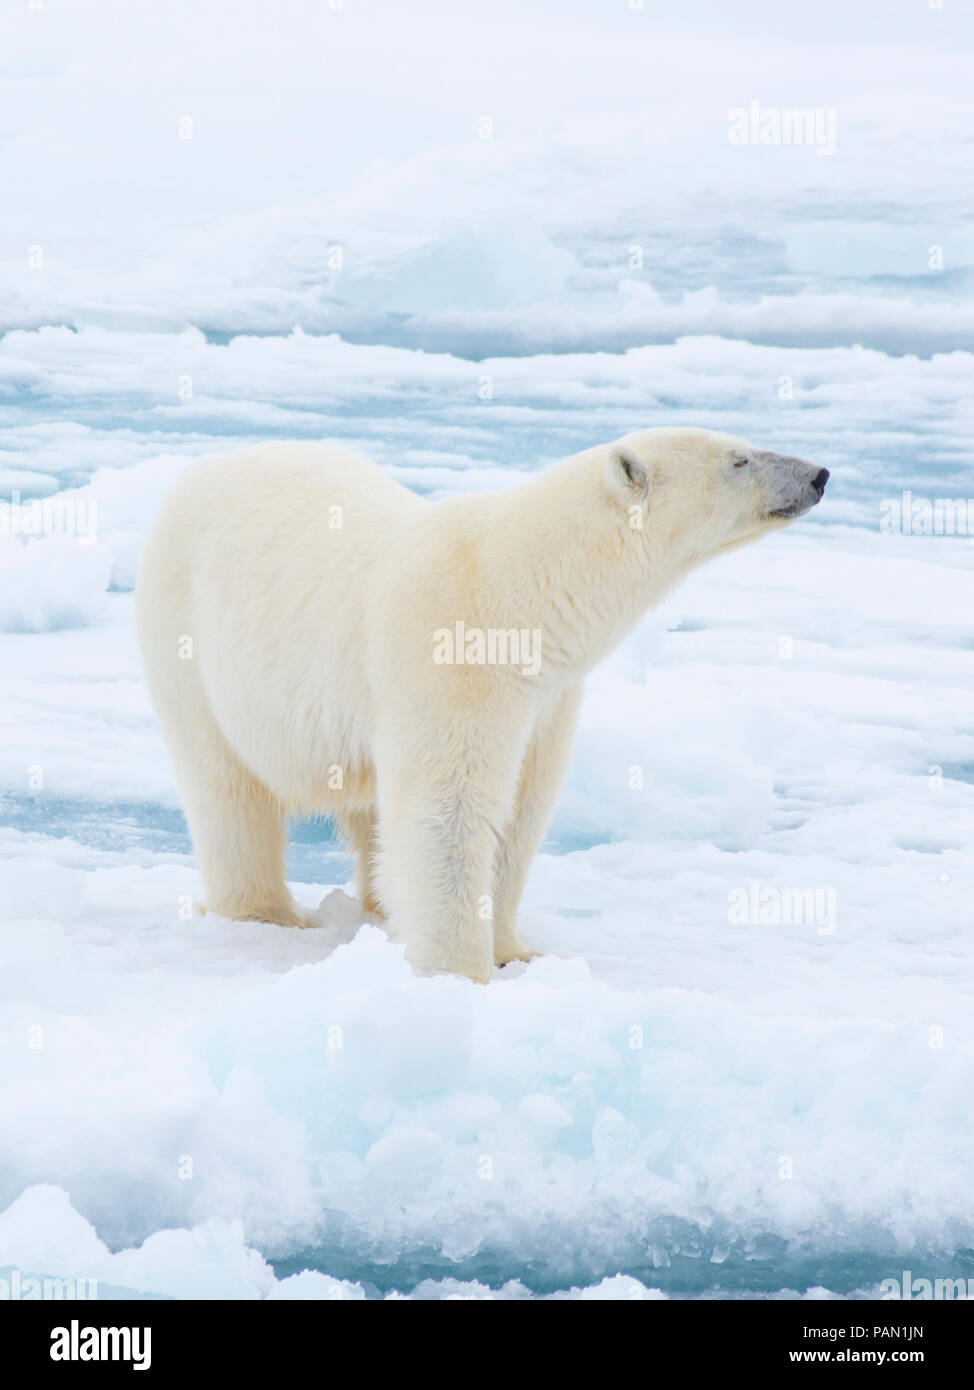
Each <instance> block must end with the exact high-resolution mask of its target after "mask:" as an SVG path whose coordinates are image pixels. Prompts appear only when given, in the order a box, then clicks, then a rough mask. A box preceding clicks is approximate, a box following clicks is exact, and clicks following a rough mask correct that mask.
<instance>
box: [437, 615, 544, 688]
mask: <svg viewBox="0 0 974 1390" xmlns="http://www.w3.org/2000/svg"><path fill="white" fill-rule="evenodd" d="M433 660H434V662H435V663H436V665H437V666H520V668H521V673H522V675H525V676H536V675H537V674H538V672H539V671H540V670H541V629H540V628H537V627H534V628H530V627H487V628H484V627H467V626H466V624H465V623H464V621H463V619H462V618H461V619H460V621H459V622H457V623H455V624H454V626H453V627H452V628H449V627H438V628H437V629H436V631H435V632H434V633H433Z"/></svg>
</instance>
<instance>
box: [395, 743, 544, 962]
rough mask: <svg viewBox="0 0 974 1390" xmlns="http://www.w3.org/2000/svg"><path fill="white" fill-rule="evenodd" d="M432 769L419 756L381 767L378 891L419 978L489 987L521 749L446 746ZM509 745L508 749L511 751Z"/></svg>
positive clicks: (502, 745)
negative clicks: (501, 845) (501, 856)
mask: <svg viewBox="0 0 974 1390" xmlns="http://www.w3.org/2000/svg"><path fill="white" fill-rule="evenodd" d="M437 745H440V748H441V749H442V752H441V755H440V757H439V759H437V760H436V762H437V765H436V766H430V758H429V754H428V752H427V754H426V756H425V758H424V757H423V756H422V755H421V752H420V750H419V749H417V750H416V755H415V758H409V757H404V756H403V755H402V753H401V752H400V755H399V756H397V758H396V760H395V766H393V767H391V766H390V765H389V764H388V763H386V764H385V765H383V764H381V763H380V764H379V765H378V766H377V780H378V787H379V831H378V841H379V852H378V854H377V856H376V888H377V895H378V898H379V901H380V902H381V903H382V905H383V907H384V908H385V910H386V913H387V914H388V917H389V922H390V926H391V928H392V931H393V934H394V935H398V936H399V937H400V939H401V940H403V941H404V942H405V944H406V956H407V958H408V960H409V961H410V963H411V964H412V965H413V967H414V968H415V969H417V970H420V971H447V972H451V973H455V974H460V975H466V976H467V977H468V978H469V979H471V980H477V981H480V982H486V981H487V980H488V979H489V978H490V973H491V969H492V967H493V963H494V933H493V902H492V898H491V878H492V870H493V864H494V858H495V855H496V851H497V844H498V840H499V837H500V835H501V833H502V831H503V829H504V827H505V826H506V825H507V824H508V822H509V820H510V818H511V816H512V815H513V813H514V798H515V794H516V790H517V769H518V767H519V765H520V762H521V758H522V748H523V744H520V743H518V744H516V745H514V746H511V745H510V744H509V743H507V741H506V740H505V741H504V742H501V741H499V740H496V739H495V740H494V741H493V743H492V746H490V741H488V746H486V747H484V748H473V749H471V748H470V747H469V746H464V747H460V746H453V747H450V746H449V745H447V746H444V739H443V735H442V733H432V734H431V742H430V743H426V744H425V747H426V749H427V750H428V749H429V748H430V747H436V746H437ZM505 745H506V746H505Z"/></svg>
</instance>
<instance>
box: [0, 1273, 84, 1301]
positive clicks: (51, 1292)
mask: <svg viewBox="0 0 974 1390" xmlns="http://www.w3.org/2000/svg"><path fill="white" fill-rule="evenodd" d="M62 1300H63V1301H65V1302H68V1303H73V1302H75V1301H83V1302H85V1303H94V1302H97V1300H98V1280H97V1279H38V1278H35V1277H34V1276H33V1275H30V1274H23V1273H22V1272H21V1271H20V1270H19V1269H12V1270H10V1272H9V1274H8V1275H6V1274H5V1275H3V1276H2V1277H0V1303H37V1302H48V1303H59V1302H61V1301H62Z"/></svg>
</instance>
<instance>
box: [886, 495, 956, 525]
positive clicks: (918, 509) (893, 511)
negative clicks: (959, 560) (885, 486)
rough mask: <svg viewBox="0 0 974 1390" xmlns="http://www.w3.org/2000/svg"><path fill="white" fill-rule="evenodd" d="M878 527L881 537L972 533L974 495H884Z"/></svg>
mask: <svg viewBox="0 0 974 1390" xmlns="http://www.w3.org/2000/svg"><path fill="white" fill-rule="evenodd" d="M879 529H880V531H882V533H883V535H884V536H974V498H971V497H915V496H914V495H913V493H912V492H904V493H902V494H901V495H900V496H899V497H884V498H883V500H882V502H880V504H879Z"/></svg>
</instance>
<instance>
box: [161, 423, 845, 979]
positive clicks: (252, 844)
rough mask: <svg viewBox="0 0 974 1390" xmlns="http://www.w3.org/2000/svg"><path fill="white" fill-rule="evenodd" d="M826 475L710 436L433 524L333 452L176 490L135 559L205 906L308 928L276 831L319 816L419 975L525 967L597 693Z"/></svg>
mask: <svg viewBox="0 0 974 1390" xmlns="http://www.w3.org/2000/svg"><path fill="white" fill-rule="evenodd" d="M827 478H828V472H827V470H826V469H824V468H818V467H816V466H815V465H814V464H810V463H806V462H804V461H803V460H801V459H798V458H791V457H786V456H783V455H781V454H776V453H770V452H767V451H765V450H761V449H757V448H755V447H754V446H753V445H752V444H750V443H748V442H747V441H746V440H744V439H739V438H736V437H735V436H733V435H728V434H720V433H716V432H714V431H710V430H701V429H650V430H642V431H639V432H636V433H633V434H629V435H626V436H625V437H623V438H622V439H618V440H616V441H614V442H613V443H609V444H601V445H598V446H597V447H595V448H592V449H586V450H585V451H584V452H582V453H579V454H576V455H575V456H574V457H572V458H569V459H567V460H566V461H564V462H562V463H560V464H558V465H556V466H555V467H553V468H551V469H549V470H547V471H544V472H542V473H539V474H538V475H537V476H535V477H533V478H531V480H530V481H528V482H526V483H522V484H521V485H519V486H516V487H513V488H511V489H510V490H508V491H503V492H496V493H479V494H475V495H463V496H455V497H451V498H449V499H447V500H444V501H438V502H430V501H428V500H425V499H423V498H421V497H419V496H417V495H416V494H415V493H412V492H410V491H408V490H407V489H406V488H404V487H402V486H400V484H399V483H397V482H395V481H393V480H392V479H391V478H390V477H389V476H387V475H386V474H385V473H383V472H382V470H381V469H380V468H379V467H378V466H377V465H376V464H375V463H373V462H371V461H370V460H369V459H367V458H365V457H363V456H362V455H360V454H358V453H353V452H351V451H350V450H347V449H344V448H340V447H338V446H335V445H331V444H327V443H307V442H303V443H302V442H298V443H280V444H261V445H258V446H256V447H254V448H250V449H246V450H244V451H242V452H239V453H235V454H231V455H227V456H222V457H216V458H211V459H208V460H205V461H203V462H201V463H198V464H196V465H194V466H192V467H191V468H190V469H189V470H188V471H187V472H186V473H185V474H184V475H183V477H182V479H181V480H180V482H179V483H178V485H177V486H176V488H175V490H174V491H173V492H172V494H171V495H170V496H169V497H168V498H167V499H166V500H165V501H164V503H163V505H162V507H161V508H160V511H159V513H158V516H157V518H156V520H155V523H154V526H153V529H152V532H151V535H150V536H149V539H148V542H147V545H146V549H145V554H144V557H143V563H142V569H141V574H140V578H139V584H138V593H137V615H138V627H139V634H140V641H141V647H142V652H143V658H144V664H145V669H146V673H147V677H148V683H149V688H150V692H151V695H152V699H153V702H154V704H155V707H156V710H157V712H158V715H159V718H160V720H161V723H162V727H163V732H164V734H165V736H166V739H167V741H168V744H169V748H170V751H171V755H172V759H173V763H174V767H175V773H176V778H177V782H178V785H179V788H180V791H181V794H182V798H183V803H184V806H185V809H186V815H187V819H188V821H189V827H190V831H191V833H192V838H193V844H194V847H195V850H196V855H197V858H198V862H199V867H200V871H201V873H202V877H203V881H204V885H205V890H206V906H207V908H208V909H209V910H210V911H212V912H215V913H219V914H222V915H224V916H227V917H231V918H236V919H247V920H259V921H263V922H276V923H281V924H284V925H292V926H301V925H305V924H306V923H305V919H304V918H303V917H302V915H301V913H300V911H299V910H298V908H297V907H296V906H295V904H294V902H293V900H292V898H291V895H290V893H289V891H288V888H287V885H286V883H285V878H284V849H285V821H286V818H287V816H288V815H290V814H294V813H300V812H304V813H309V812H324V813H332V814H334V815H335V816H337V818H338V821H339V823H340V825H341V826H342V828H343V829H344V831H345V833H346V834H347V836H348V838H349V840H350V841H351V844H352V847H353V849H354V851H355V853H356V855H357V861H358V885H359V893H360V897H361V900H362V904H363V907H364V908H365V909H367V910H368V911H370V912H373V913H377V914H379V915H380V916H382V917H385V918H387V919H388V923H389V927H390V930H391V932H392V933H393V934H394V935H398V936H399V937H400V938H401V939H402V940H403V941H404V942H405V945H406V954H407V957H408V959H409V960H410V961H411V962H412V964H413V966H414V967H415V968H416V969H418V970H420V971H423V972H430V971H450V972H456V973H459V974H462V975H466V976H468V977H469V978H470V979H472V980H476V981H486V980H487V979H488V977H489V976H490V973H491V969H492V967H493V966H494V965H503V964H505V963H507V962H509V961H512V960H524V959H528V958H529V957H530V955H531V954H532V953H531V952H530V951H529V949H528V948H527V947H526V946H525V945H524V944H523V943H522V941H521V939H520V936H519V934H518V928H517V908H518V902H519V899H520V897H521V890H522V888H523V886H524V882H525V878H526V876H527V871H528V867H529V865H530V863H531V860H532V858H533V856H534V854H535V852H536V850H537V849H538V846H539V845H540V843H541V839H542V836H543V834H544V831H545V828H546V826H547V824H548V820H549V818H550V816H551V814H552V811H553V809H554V804H555V800H556V797H557V793H558V789H559V786H560V783H561V780H562V777H563V774H564V772H565V769H566V765H567V762H568V758H569V753H570V748H571V741H572V734H573V731H574V726H575V721H576V715H577V713H578V708H579V702H580V700H581V695H582V682H583V680H584V678H585V675H586V673H587V672H588V671H590V670H591V669H592V667H593V666H595V665H596V663H597V662H599V661H601V660H602V658H603V657H604V656H605V655H606V654H607V653H608V652H610V651H611V650H612V648H613V647H615V646H616V644H617V643H618V642H619V641H620V640H621V639H622V638H623V637H624V636H625V634H626V633H627V632H629V631H630V630H631V629H632V628H633V627H634V626H635V625H636V624H637V623H638V622H639V619H640V618H641V617H642V615H643V614H644V613H645V612H646V611H647V609H649V608H650V607H651V606H653V605H654V604H656V603H658V602H659V600H660V599H661V598H662V597H663V596H664V594H666V593H667V592H668V591H669V590H670V589H672V588H673V586H674V585H675V584H676V583H677V582H678V581H679V580H681V579H682V578H683V577H684V576H685V575H686V574H688V573H689V572H690V571H691V570H693V569H694V568H696V567H697V566H698V565H701V564H703V563H704V562H705V561H706V560H709V559H711V558H712V557H713V556H715V555H719V554H721V553H722V552H724V551H728V550H731V549H733V548H735V547H736V546H740V545H745V544H747V543H748V542H750V541H755V540H757V539H758V538H759V537H760V536H762V535H764V534H766V533H767V532H769V531H773V530H775V529H777V528H779V527H782V526H785V525H787V524H788V522H790V521H791V520H792V519H793V518H794V517H797V516H800V515H801V514H802V513H803V512H806V511H807V510H808V509H809V508H810V507H813V506H814V505H815V504H816V503H817V502H818V501H819V499H820V498H821V496H822V493H823V491H824V488H825V482H826V479H827Z"/></svg>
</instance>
